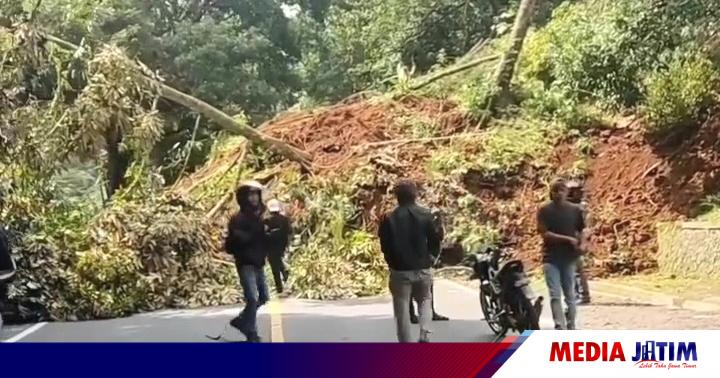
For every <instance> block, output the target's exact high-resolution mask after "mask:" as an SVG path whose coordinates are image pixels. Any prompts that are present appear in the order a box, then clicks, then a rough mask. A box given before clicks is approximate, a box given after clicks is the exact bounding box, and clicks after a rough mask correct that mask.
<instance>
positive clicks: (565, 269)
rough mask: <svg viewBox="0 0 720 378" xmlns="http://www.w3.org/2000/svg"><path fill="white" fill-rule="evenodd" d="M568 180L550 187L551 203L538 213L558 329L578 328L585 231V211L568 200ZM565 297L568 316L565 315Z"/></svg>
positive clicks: (546, 275) (554, 317)
mask: <svg viewBox="0 0 720 378" xmlns="http://www.w3.org/2000/svg"><path fill="white" fill-rule="evenodd" d="M567 194H568V188H567V185H566V182H565V180H562V179H556V180H555V181H554V182H553V183H552V185H551V187H550V202H548V203H547V204H545V205H543V206H542V207H541V208H540V210H538V213H537V223H538V232H539V233H540V235H542V237H543V241H544V243H543V244H544V245H543V270H544V271H545V282H546V284H547V286H548V290H549V292H550V309H551V310H552V314H553V320H554V321H555V329H575V315H576V312H577V311H576V300H577V299H576V298H575V269H576V266H577V259H578V257H579V256H580V251H579V247H580V241H581V240H582V232H583V229H584V228H585V221H584V217H583V213H582V210H581V209H580V207H579V206H577V205H575V204H573V203H570V202H568V201H567ZM563 294H564V297H565V303H566V305H567V313H565V312H563V308H562V297H563Z"/></svg>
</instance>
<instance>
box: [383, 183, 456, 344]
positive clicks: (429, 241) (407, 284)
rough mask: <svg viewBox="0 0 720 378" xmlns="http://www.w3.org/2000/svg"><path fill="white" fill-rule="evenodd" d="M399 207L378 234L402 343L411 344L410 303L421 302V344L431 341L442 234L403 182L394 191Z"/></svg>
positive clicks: (412, 188)
mask: <svg viewBox="0 0 720 378" xmlns="http://www.w3.org/2000/svg"><path fill="white" fill-rule="evenodd" d="M395 195H396V197H397V201H398V207H397V208H395V210H394V211H393V212H391V213H389V214H386V215H385V217H383V219H382V221H381V222H380V227H379V229H378V234H379V236H380V246H381V248H382V251H383V255H384V256H385V261H386V262H387V264H388V267H389V268H390V293H391V294H392V297H393V310H394V313H395V322H396V326H397V336H398V341H400V342H411V341H412V336H410V332H411V325H410V311H409V310H410V301H411V297H414V298H415V300H416V301H417V302H418V312H419V315H420V336H419V341H420V342H429V341H430V322H431V320H432V290H431V288H432V283H433V277H432V264H433V260H432V254H433V253H437V252H438V250H439V249H440V242H441V241H442V240H441V239H442V237H441V235H442V232H441V231H440V230H438V229H437V227H436V225H435V224H434V222H433V216H432V213H431V212H430V210H428V209H426V208H424V207H421V206H418V205H417V204H416V203H415V201H416V198H417V187H416V186H415V184H414V183H413V182H412V181H408V180H403V181H400V182H399V183H398V185H397V186H396V188H395Z"/></svg>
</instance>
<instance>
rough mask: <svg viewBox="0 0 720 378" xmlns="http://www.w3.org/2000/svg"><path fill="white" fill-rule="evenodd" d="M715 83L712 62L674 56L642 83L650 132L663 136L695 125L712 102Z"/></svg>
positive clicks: (696, 55) (690, 55) (681, 54)
mask: <svg viewBox="0 0 720 378" xmlns="http://www.w3.org/2000/svg"><path fill="white" fill-rule="evenodd" d="M717 80H718V72H717V70H716V69H715V67H714V66H713V64H712V62H711V61H710V60H708V59H707V58H705V57H704V56H702V55H700V54H697V53H689V54H688V53H678V54H675V55H674V56H673V58H672V60H671V62H670V64H669V65H668V67H667V68H666V69H663V70H657V71H654V72H652V73H650V74H649V75H648V77H647V79H646V80H645V93H646V100H645V111H646V113H647V116H648V120H649V121H650V122H651V126H650V131H651V132H652V133H655V134H665V133H667V132H669V131H672V130H673V129H674V128H675V127H682V126H684V125H687V124H688V123H692V122H694V121H697V120H698V117H699V116H700V113H701V111H702V110H703V108H704V107H706V106H707V105H708V104H709V103H710V102H711V101H712V97H713V90H714V87H715V85H716V83H717Z"/></svg>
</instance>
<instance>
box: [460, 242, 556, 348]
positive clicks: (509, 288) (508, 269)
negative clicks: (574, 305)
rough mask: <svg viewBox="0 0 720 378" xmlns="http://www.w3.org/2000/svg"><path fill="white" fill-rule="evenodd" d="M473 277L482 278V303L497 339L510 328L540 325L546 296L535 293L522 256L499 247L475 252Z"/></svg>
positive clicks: (522, 328) (519, 329) (526, 327)
mask: <svg viewBox="0 0 720 378" xmlns="http://www.w3.org/2000/svg"><path fill="white" fill-rule="evenodd" d="M472 256H473V257H471V259H472V268H473V271H474V273H473V275H472V277H471V278H472V279H479V280H480V293H479V294H480V306H481V308H482V311H483V315H484V316H485V320H486V321H487V323H488V326H489V327H490V329H491V330H492V331H493V332H494V333H495V334H496V335H497V339H500V338H502V337H504V336H505V334H506V333H507V332H508V331H509V330H513V331H517V332H520V333H522V332H524V331H525V330H538V329H540V324H539V323H540V312H541V311H542V302H543V297H542V296H539V297H536V296H535V294H534V293H533V290H532V288H531V287H530V279H529V278H528V276H527V274H526V273H525V269H524V267H523V263H522V262H521V261H520V260H508V255H507V254H505V253H504V251H503V250H502V249H500V248H497V247H488V248H485V249H484V250H483V251H482V252H481V253H476V254H474V255H472Z"/></svg>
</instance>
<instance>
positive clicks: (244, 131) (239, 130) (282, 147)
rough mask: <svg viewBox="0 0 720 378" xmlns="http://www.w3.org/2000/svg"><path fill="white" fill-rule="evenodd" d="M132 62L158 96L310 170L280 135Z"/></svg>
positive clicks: (66, 45)
mask: <svg viewBox="0 0 720 378" xmlns="http://www.w3.org/2000/svg"><path fill="white" fill-rule="evenodd" d="M41 35H42V37H43V38H45V39H46V40H47V41H49V42H52V43H54V44H56V45H57V46H59V47H61V48H63V49H66V50H75V51H78V50H81V49H82V47H81V46H78V45H75V44H74V43H71V42H68V41H66V40H63V39H61V38H58V37H56V36H53V35H50V34H46V33H42V34H41ZM136 63H138V64H137V66H138V70H140V71H141V72H143V73H145V77H146V79H147V81H148V85H151V86H153V87H154V88H156V89H157V91H158V94H159V95H160V96H162V97H164V98H166V99H168V100H170V101H172V102H175V103H177V104H180V105H182V106H185V107H187V108H189V109H192V110H194V111H195V112H197V113H200V114H203V115H204V116H206V117H208V118H209V119H210V120H212V121H214V122H215V123H217V124H218V125H219V126H220V127H222V128H223V129H225V130H227V131H229V132H231V133H234V134H239V135H242V136H243V137H245V138H247V139H248V140H250V141H251V142H253V143H256V144H258V145H260V146H263V147H266V148H268V149H270V150H273V151H275V152H277V153H278V154H280V155H282V156H284V157H285V158H287V159H289V160H292V161H295V162H297V163H299V164H300V165H302V166H303V167H304V168H306V169H309V170H312V156H311V155H310V154H308V153H307V152H305V151H302V150H300V149H298V148H296V147H293V146H291V145H289V144H287V143H285V142H283V141H282V140H280V139H276V138H272V137H269V136H267V135H264V134H263V133H261V132H259V131H257V130H255V129H253V128H251V127H248V126H246V125H243V124H241V123H238V122H236V121H235V120H234V119H233V118H232V117H230V116H229V115H227V114H225V113H224V112H222V111H221V110H219V109H217V108H215V107H214V106H212V105H210V104H208V103H207V102H205V101H203V100H201V99H199V98H196V97H193V96H191V95H189V94H187V93H183V92H182V91H179V90H177V89H175V88H173V87H171V86H169V85H167V84H165V83H163V82H162V81H160V80H159V79H158V78H157V77H155V76H154V75H152V73H151V72H149V70H147V69H143V68H144V67H145V65H144V64H142V62H139V61H136Z"/></svg>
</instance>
